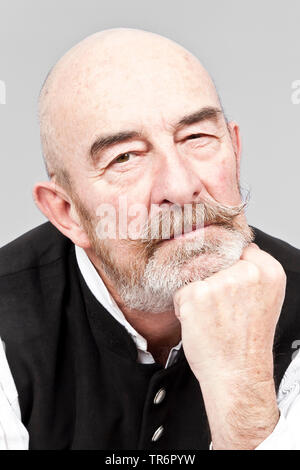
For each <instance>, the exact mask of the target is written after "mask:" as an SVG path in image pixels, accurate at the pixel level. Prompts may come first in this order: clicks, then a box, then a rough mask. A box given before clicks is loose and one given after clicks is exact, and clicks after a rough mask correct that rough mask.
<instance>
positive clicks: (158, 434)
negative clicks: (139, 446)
mask: <svg viewBox="0 0 300 470" xmlns="http://www.w3.org/2000/svg"><path fill="white" fill-rule="evenodd" d="M163 432H164V427H163V426H159V428H157V429H156V431H155V433H154V434H153V436H152V442H156V441H158V439H159V438H160V437H161V435H162V433H163Z"/></svg>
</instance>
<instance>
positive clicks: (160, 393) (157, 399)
mask: <svg viewBox="0 0 300 470" xmlns="http://www.w3.org/2000/svg"><path fill="white" fill-rule="evenodd" d="M165 396H166V390H165V389H164V388H160V389H159V390H158V392H157V394H156V395H155V397H154V400H153V403H154V404H155V405H158V404H159V403H161V402H162V401H163V399H164V398H165Z"/></svg>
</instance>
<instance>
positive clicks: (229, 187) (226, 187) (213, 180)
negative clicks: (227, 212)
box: [207, 159, 240, 205]
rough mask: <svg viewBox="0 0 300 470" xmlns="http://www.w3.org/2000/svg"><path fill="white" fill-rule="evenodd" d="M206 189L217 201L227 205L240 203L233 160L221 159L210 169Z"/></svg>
mask: <svg viewBox="0 0 300 470" xmlns="http://www.w3.org/2000/svg"><path fill="white" fill-rule="evenodd" d="M207 190H208V192H209V193H210V194H211V196H213V197H214V198H215V199H216V200H217V201H219V202H222V203H224V204H228V205H234V204H239V203H240V193H239V188H238V181H237V175H236V164H235V161H233V160H229V159H222V160H221V161H219V163H218V165H216V166H214V168H212V169H211V171H210V173H209V176H208V182H207Z"/></svg>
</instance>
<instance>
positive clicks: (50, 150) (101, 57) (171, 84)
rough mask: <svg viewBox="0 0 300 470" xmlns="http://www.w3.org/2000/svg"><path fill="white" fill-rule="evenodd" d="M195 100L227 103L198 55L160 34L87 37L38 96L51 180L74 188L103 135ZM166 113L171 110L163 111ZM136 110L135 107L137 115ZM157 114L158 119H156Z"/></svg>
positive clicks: (125, 31)
mask: <svg viewBox="0 0 300 470" xmlns="http://www.w3.org/2000/svg"><path fill="white" fill-rule="evenodd" d="M186 90H188V93H189V97H190V98H189V99H191V100H192V99H193V97H201V100H202V101H203V102H205V103H206V104H208V105H211V106H215V107H219V108H220V107H221V105H220V102H219V98H218V95H217V92H216V89H215V86H214V84H213V82H212V80H211V78H210V76H209V75H208V73H207V72H206V70H205V69H204V68H203V66H202V65H201V64H200V62H199V61H198V59H196V58H195V57H194V56H193V55H192V54H191V53H189V52H188V51H186V50H185V49H184V48H183V47H181V46H180V45H178V44H176V43H175V42H173V41H171V40H169V39H167V38H165V37H162V36H159V35H157V34H154V33H150V32H146V31H142V30H135V29H125V28H117V29H110V30H105V31H101V32H99V33H96V34H93V35H92V36H89V37H87V38H86V39H84V40H83V41H81V42H80V43H78V44H77V45H76V46H74V47H73V48H72V49H70V50H69V51H68V52H67V53H66V54H65V55H64V56H63V57H62V58H61V59H60V60H59V61H58V62H57V64H56V65H55V66H54V67H53V68H52V69H51V71H50V73H49V74H48V76H47V79H46V81H45V83H44V85H43V88H42V90H41V94H40V100H39V118H40V129H41V141H42V149H43V154H44V158H45V162H46V167H47V171H48V174H49V177H53V176H55V177H56V179H57V181H58V182H59V183H60V184H61V185H63V186H65V187H66V186H68V187H70V182H71V180H72V173H73V172H72V170H73V169H74V167H75V166H76V167H77V168H78V166H79V167H80V166H81V165H84V163H85V162H86V159H87V157H88V153H89V151H90V143H91V142H92V141H93V139H95V137H97V135H98V134H99V133H105V132H106V131H108V130H111V129H112V128H113V127H114V126H115V127H116V130H118V129H119V128H120V129H121V128H122V127H124V126H126V125H127V124H129V123H130V122H131V121H132V122H133V121H134V122H135V123H136V122H137V121H139V122H140V123H141V126H143V125H144V124H146V122H151V123H153V126H156V125H158V124H157V123H158V120H159V119H160V122H164V121H165V122H166V126H167V122H168V120H167V117H168V116H171V114H172V112H174V116H175V115H177V114H178V109H179V107H180V104H181V102H182V110H183V111H184V107H185V105H186V103H187V101H188V96H187V91H186ZM164 110H167V112H166V113H164ZM133 111H134V112H133ZM155 119H157V123H156V122H155Z"/></svg>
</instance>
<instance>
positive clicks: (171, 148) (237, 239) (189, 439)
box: [0, 28, 300, 451]
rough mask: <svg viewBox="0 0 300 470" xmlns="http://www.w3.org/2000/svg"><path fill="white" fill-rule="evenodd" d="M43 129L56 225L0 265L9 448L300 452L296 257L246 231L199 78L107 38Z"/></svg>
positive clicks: (77, 60)
mask: <svg viewBox="0 0 300 470" xmlns="http://www.w3.org/2000/svg"><path fill="white" fill-rule="evenodd" d="M39 116H40V125H41V140H42V147H43V153H44V156H45V160H46V165H47V170H48V174H49V177H50V181H47V182H41V183H38V184H36V185H35V188H34V199H35V202H36V204H37V205H38V207H39V208H40V210H41V211H42V212H43V213H44V214H45V215H46V217H47V218H48V219H49V221H50V222H51V224H50V223H46V224H43V225H42V226H40V227H38V228H36V229H34V230H33V231H31V232H29V233H27V234H25V235H23V236H22V237H20V238H19V239H17V240H15V241H14V242H12V243H11V244H9V245H7V246H6V247H3V248H2V249H1V251H0V260H1V263H0V264H1V273H0V274H1V281H0V293H1V294H0V302H1V308H0V335H1V338H2V340H3V343H4V345H5V353H6V354H4V351H3V352H2V353H1V354H2V355H1V359H2V364H3V366H2V369H1V370H2V371H3V372H2V379H0V381H1V383H2V389H3V392H2V395H0V396H1V400H2V402H3V407H1V408H0V410H1V413H2V416H1V413H0V420H1V425H2V428H3V435H4V437H5V439H6V440H3V442H6V447H12V448H14V446H15V447H19V448H24V447H25V448H26V446H27V445H28V444H27V441H28V435H27V434H26V430H27V431H28V433H29V446H30V448H31V449H47V448H49V449H150V450H153V451H155V450H160V449H209V448H213V449H257V448H258V449H259V448H299V449H300V441H299V438H297V427H296V426H295V422H296V420H297V419H298V416H299V413H300V410H299V411H298V410H297V407H299V405H298V404H297V401H299V400H297V399H298V396H299V395H298V385H297V384H299V377H300V371H299V368H300V366H299V358H298V356H296V358H295V359H294V361H292V357H291V352H292V350H291V344H292V342H293V341H294V340H295V339H297V338H299V334H300V322H299V307H300V296H299V292H298V283H299V281H300V269H299V259H300V254H299V251H298V250H297V249H295V248H293V247H291V246H290V245H288V244H286V243H284V242H282V241H280V240H277V239H275V238H272V237H270V236H269V235H266V234H264V233H263V232H261V231H259V230H257V229H251V227H249V226H248V224H247V221H246V217H245V214H244V203H243V201H242V200H241V195H240V187H239V169H240V155H241V144H240V137H239V128H238V126H237V124H236V123H234V122H229V123H228V122H227V120H226V118H225V116H224V113H223V111H222V107H221V104H220V100H219V97H218V94H217V92H216V89H215V87H214V85H213V82H212V80H211V78H210V77H209V75H208V73H207V72H206V70H205V69H204V68H203V66H202V65H201V64H200V63H199V61H198V60H197V59H196V58H195V57H193V56H192V55H191V54H190V53H189V52H187V51H186V50H185V49H183V48H182V47H181V46H179V45H177V44H175V43H174V42H172V41H170V40H168V39H166V38H162V37H161V36H158V35H156V34H152V33H149V32H145V31H140V30H131V29H123V28H120V29H112V30H106V31H102V32H100V33H97V34H95V35H92V36H90V37H88V38H87V39H85V40H84V41H82V42H80V43H79V44H77V45H76V46H75V47H73V48H72V49H71V50H70V51H69V52H68V53H67V54H66V55H65V56H64V57H63V58H62V59H61V60H60V61H59V62H58V63H57V64H56V65H55V67H54V68H53V69H52V70H51V72H50V74H49V76H48V77H47V80H46V82H45V84H44V86H43V89H42V91H41V96H40V103H39ZM185 206H187V207H190V208H191V211H189V212H184V211H182V209H184V208H185ZM199 207H200V209H201V210H202V212H201V211H200V212H201V214H202V219H201V218H200V219H201V223H200V224H199V220H200V219H198V218H197V216H198V209H199ZM144 209H145V210H144ZM170 209H172V210H170ZM139 211H140V213H142V215H143V217H140V218H139V222H140V225H139V229H137V226H136V225H134V224H133V225H132V223H131V222H132V220H134V216H137V214H138V212H139ZM182 212H184V213H183V219H182V218H181V217H182ZM124 214H125V222H124ZM168 217H169V219H168ZM167 220H169V222H170V227H169V228H170V237H169V238H168V237H165V236H163V230H162V227H163V224H164V223H165V222H166V221H167ZM129 222H130V223H131V225H130V223H129ZM135 222H136V220H135ZM183 222H184V225H185V226H186V225H187V226H189V229H188V230H187V231H184V233H183V234H181V236H180V228H182V223H183ZM137 225H138V224H137ZM129 226H130V227H129ZM115 227H117V228H118V229H117V230H114V229H115ZM153 227H154V228H155V229H157V230H156V231H155V230H154V234H155V236H153V231H152V228H153ZM129 228H130V230H129ZM150 229H151V230H150ZM107 232H109V236H106V235H107ZM129 232H130V233H129ZM275 329H276V335H275ZM274 337H275V340H274ZM273 349H274V356H273ZM6 358H7V360H6ZM291 361H292V362H291ZM290 363H291V364H290ZM287 368H288V370H287V372H286V375H285V380H284V381H283V382H281V385H280V388H279V389H278V386H279V383H280V381H281V379H282V377H283V374H284V372H285V371H286V369H287ZM9 371H11V373H10V372H9ZM19 406H20V408H19ZM4 410H5V411H4ZM20 411H21V415H20ZM20 416H22V423H21V419H20ZM25 429H26V430H25ZM3 446H4V447H5V444H3ZM297 446H298V447H297Z"/></svg>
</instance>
